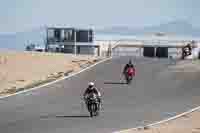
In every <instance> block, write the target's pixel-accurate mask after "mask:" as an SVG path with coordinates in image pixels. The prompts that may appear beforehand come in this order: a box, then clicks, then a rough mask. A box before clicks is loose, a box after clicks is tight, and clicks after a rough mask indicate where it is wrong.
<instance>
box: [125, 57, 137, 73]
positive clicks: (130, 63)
mask: <svg viewBox="0 0 200 133" xmlns="http://www.w3.org/2000/svg"><path fill="white" fill-rule="evenodd" d="M129 68H133V69H134V70H135V66H134V65H133V63H132V61H131V60H129V62H128V64H126V65H125V67H124V70H123V74H125V75H126V72H127V70H128V69H129Z"/></svg>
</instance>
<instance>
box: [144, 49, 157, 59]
mask: <svg viewBox="0 0 200 133" xmlns="http://www.w3.org/2000/svg"><path fill="white" fill-rule="evenodd" d="M154 53H155V48H154V47H144V50H143V56H146V57H154V56H155V55H154Z"/></svg>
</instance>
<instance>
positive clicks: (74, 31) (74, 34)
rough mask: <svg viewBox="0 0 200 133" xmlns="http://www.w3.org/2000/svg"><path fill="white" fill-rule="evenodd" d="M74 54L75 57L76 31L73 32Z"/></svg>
mask: <svg viewBox="0 0 200 133" xmlns="http://www.w3.org/2000/svg"><path fill="white" fill-rule="evenodd" d="M74 54H75V56H76V55H77V53H76V29H75V30H74Z"/></svg>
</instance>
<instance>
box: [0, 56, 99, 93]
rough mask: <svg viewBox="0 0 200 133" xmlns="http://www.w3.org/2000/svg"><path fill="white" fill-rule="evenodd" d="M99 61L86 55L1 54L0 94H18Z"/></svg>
mask: <svg viewBox="0 0 200 133" xmlns="http://www.w3.org/2000/svg"><path fill="white" fill-rule="evenodd" d="M98 59H99V58H98ZM98 59H97V58H96V57H92V56H85V55H84V56H74V55H70V54H55V53H40V52H21V53H20V52H4V53H0V95H6V94H10V93H15V92H16V91H18V90H19V89H26V88H27V87H28V86H30V85H33V84H35V85H36V84H40V83H42V82H46V81H48V80H53V79H56V78H59V77H62V76H64V75H67V73H68V72H72V71H73V72H76V71H79V70H80V69H82V68H83V67H86V66H87V65H91V64H93V63H95V62H96V61H97V60H98ZM28 88H29V87H28Z"/></svg>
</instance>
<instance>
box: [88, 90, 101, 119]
mask: <svg viewBox="0 0 200 133" xmlns="http://www.w3.org/2000/svg"><path fill="white" fill-rule="evenodd" d="M86 106H87V108H88V112H89V113H90V117H93V116H98V115H99V111H100V103H99V100H98V96H97V95H96V94H94V93H92V94H90V95H89V96H88V97H87V98H86Z"/></svg>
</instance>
